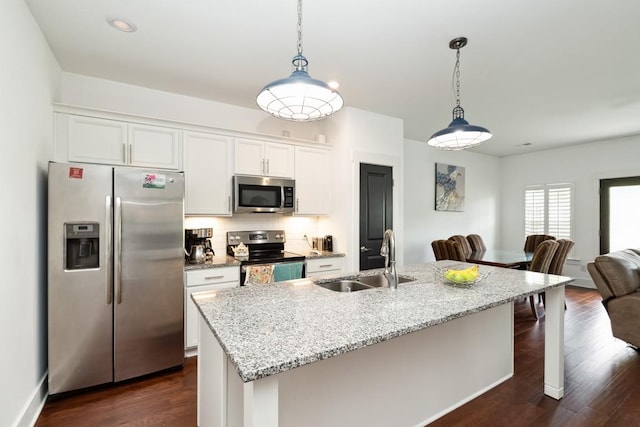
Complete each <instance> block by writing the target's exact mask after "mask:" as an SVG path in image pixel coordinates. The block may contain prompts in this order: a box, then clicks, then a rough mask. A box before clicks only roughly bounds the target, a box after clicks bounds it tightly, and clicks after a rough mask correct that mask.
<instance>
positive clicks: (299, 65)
mask: <svg viewBox="0 0 640 427" xmlns="http://www.w3.org/2000/svg"><path fill="white" fill-rule="evenodd" d="M291 62H292V64H293V72H292V73H291V75H290V76H289V77H287V78H284V79H280V80H276V81H274V82H271V83H269V84H268V85H267V86H265V87H264V89H262V91H261V92H260V93H259V94H258V97H257V98H256V102H257V104H258V106H259V107H260V108H262V109H263V110H264V111H266V112H267V113H269V114H271V115H272V116H275V117H278V118H280V119H285V120H292V121H295V122H309V121H313V120H320V119H324V118H325V117H327V116H329V115H331V114H333V113H335V112H336V111H338V110H340V109H341V108H342V106H343V105H344V101H343V99H342V96H340V94H339V93H338V91H336V90H335V89H333V88H332V87H331V86H329V85H328V84H327V83H325V82H323V81H320V80H316V79H313V78H311V76H310V75H309V73H308V72H307V65H308V64H309V61H307V58H305V57H304V56H303V55H302V0H298V54H297V55H296V56H294V57H293V61H291Z"/></svg>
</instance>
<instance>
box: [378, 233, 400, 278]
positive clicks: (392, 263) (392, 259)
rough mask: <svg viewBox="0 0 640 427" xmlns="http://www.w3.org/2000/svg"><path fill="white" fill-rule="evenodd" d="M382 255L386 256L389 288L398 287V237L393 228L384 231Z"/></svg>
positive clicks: (385, 274)
mask: <svg viewBox="0 0 640 427" xmlns="http://www.w3.org/2000/svg"><path fill="white" fill-rule="evenodd" d="M380 255H382V256H383V257H384V276H385V277H386V278H387V280H388V281H389V288H391V289H397V288H398V272H397V271H396V237H395V235H394V234H393V230H392V229H390V228H389V229H387V230H386V231H385V232H384V238H383V239H382V247H381V248H380Z"/></svg>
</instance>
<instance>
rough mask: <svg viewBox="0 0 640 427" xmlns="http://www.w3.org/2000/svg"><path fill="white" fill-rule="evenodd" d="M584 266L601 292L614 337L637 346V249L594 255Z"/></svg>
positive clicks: (639, 306)
mask: <svg viewBox="0 0 640 427" xmlns="http://www.w3.org/2000/svg"><path fill="white" fill-rule="evenodd" d="M587 269H588V270H589V274H590V275H591V277H592V278H593V282H594V283H595V285H596V287H597V288H598V291H600V294H601V295H602V304H604V307H605V309H606V310H607V314H608V315H609V320H610V321H611V331H612V332H613V336H614V337H616V338H619V339H621V340H623V341H626V342H627V343H629V344H631V345H632V346H634V347H636V348H638V347H640V291H639V288H640V249H624V250H621V251H616V252H611V253H608V254H606V255H600V256H597V257H596V258H595V259H594V260H593V262H590V263H588V264H587Z"/></svg>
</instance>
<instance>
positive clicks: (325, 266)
mask: <svg viewBox="0 0 640 427" xmlns="http://www.w3.org/2000/svg"><path fill="white" fill-rule="evenodd" d="M327 267H333V264H322V265H321V266H320V268H327Z"/></svg>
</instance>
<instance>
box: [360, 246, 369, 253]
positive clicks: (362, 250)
mask: <svg viewBox="0 0 640 427" xmlns="http://www.w3.org/2000/svg"><path fill="white" fill-rule="evenodd" d="M370 250H371V248H367V247H365V246H364V245H362V246H360V252H362V253H365V252H369V251H370Z"/></svg>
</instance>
